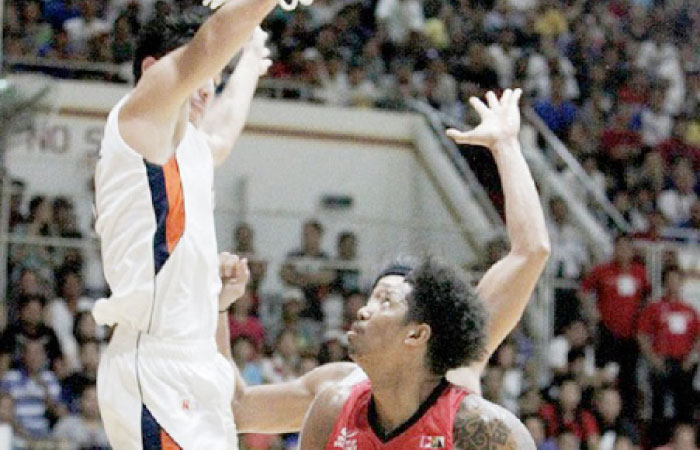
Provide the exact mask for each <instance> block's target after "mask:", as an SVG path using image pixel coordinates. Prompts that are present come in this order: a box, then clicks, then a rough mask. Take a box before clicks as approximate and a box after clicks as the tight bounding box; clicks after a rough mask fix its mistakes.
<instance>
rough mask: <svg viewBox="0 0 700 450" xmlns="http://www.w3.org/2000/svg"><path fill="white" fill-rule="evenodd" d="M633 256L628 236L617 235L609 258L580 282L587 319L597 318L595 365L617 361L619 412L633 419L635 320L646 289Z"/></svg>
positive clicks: (640, 270) (595, 320)
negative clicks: (609, 260) (620, 399)
mask: <svg viewBox="0 0 700 450" xmlns="http://www.w3.org/2000/svg"><path fill="white" fill-rule="evenodd" d="M634 256H635V253H634V247H633V246H632V241H631V240H630V238H629V237H627V236H624V235H621V236H618V237H617V238H616V240H615V254H614V257H613V260H612V261H611V262H608V263H603V264H600V265H598V266H596V267H594V268H593V270H591V272H590V273H589V274H588V275H586V277H585V278H584V279H583V281H582V283H581V290H582V294H583V304H584V305H586V307H587V308H586V309H587V312H588V315H589V319H590V320H591V321H592V322H593V323H597V322H598V321H600V323H599V327H598V336H597V348H596V364H597V365H598V367H605V366H606V365H608V364H609V363H611V362H614V363H617V364H618V366H619V374H620V375H619V378H618V381H619V383H620V393H621V394H622V400H623V416H625V417H627V418H629V419H634V411H635V410H636V408H635V406H636V398H637V388H636V385H637V380H636V367H637V359H638V355H639V349H638V347H637V341H636V339H635V332H636V329H637V323H636V321H637V316H638V314H639V312H640V310H641V307H642V302H643V301H644V299H645V297H646V294H647V292H648V291H649V284H648V282H647V277H646V270H645V268H644V266H643V265H642V264H639V263H637V262H635V260H634ZM594 299H595V305H594V304H593V300H594Z"/></svg>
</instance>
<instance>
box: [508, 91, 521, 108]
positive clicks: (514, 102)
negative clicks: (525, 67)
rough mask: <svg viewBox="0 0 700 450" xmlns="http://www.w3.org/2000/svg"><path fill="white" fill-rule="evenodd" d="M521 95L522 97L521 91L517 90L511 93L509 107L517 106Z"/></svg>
mask: <svg viewBox="0 0 700 450" xmlns="http://www.w3.org/2000/svg"><path fill="white" fill-rule="evenodd" d="M521 95H523V90H522V89H520V88H517V89H516V90H515V91H513V96H512V97H511V98H510V103H511V105H513V106H518V103H519V102H520V96H521Z"/></svg>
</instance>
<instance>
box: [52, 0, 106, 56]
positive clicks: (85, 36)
mask: <svg viewBox="0 0 700 450" xmlns="http://www.w3.org/2000/svg"><path fill="white" fill-rule="evenodd" d="M97 4H98V2H95V1H93V0H82V1H81V2H80V16H78V17H75V18H73V19H69V20H66V22H65V23H64V24H63V29H64V30H66V32H67V33H68V39H69V41H70V44H71V45H73V47H75V49H76V50H77V51H78V52H79V53H82V54H85V53H86V52H87V48H88V42H89V41H90V39H92V38H93V37H95V36H97V35H99V34H102V33H109V32H110V31H111V30H112V26H111V25H110V24H109V22H107V21H106V20H103V19H101V18H100V17H98V16H97Z"/></svg>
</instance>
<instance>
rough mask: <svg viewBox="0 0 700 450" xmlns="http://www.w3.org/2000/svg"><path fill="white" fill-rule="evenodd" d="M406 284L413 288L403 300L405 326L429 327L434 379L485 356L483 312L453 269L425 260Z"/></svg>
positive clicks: (429, 258) (470, 291)
mask: <svg viewBox="0 0 700 450" xmlns="http://www.w3.org/2000/svg"><path fill="white" fill-rule="evenodd" d="M404 261H405V260H404ZM404 264H405V263H404ZM401 265H402V266H403V264H401ZM404 267H405V266H404ZM406 282H408V283H409V284H411V285H412V287H413V289H412V291H411V293H410V294H409V295H408V297H407V299H406V300H407V302H408V312H407V313H406V322H407V323H408V322H415V323H425V324H427V325H429V326H430V329H431V336H430V339H429V341H428V352H427V359H428V361H427V362H428V366H429V368H430V370H431V371H432V372H433V373H434V374H435V375H440V376H442V375H445V373H447V371H448V370H451V369H455V368H457V367H462V366H466V365H468V364H469V363H471V362H473V361H477V360H479V359H480V358H482V357H483V356H484V355H485V354H486V320H487V316H486V310H485V309H484V305H483V303H482V302H481V300H480V299H479V298H478V297H477V295H476V292H474V289H473V288H472V287H471V286H470V285H469V284H468V283H467V282H465V281H464V280H463V279H462V278H461V277H460V276H459V274H458V273H457V271H456V270H455V269H454V268H453V267H451V266H450V265H448V264H446V263H444V262H442V261H440V260H438V259H437V258H435V257H431V256H428V257H424V258H422V259H421V260H420V261H419V262H418V264H417V265H415V266H414V268H412V269H411V270H410V272H408V274H407V275H406Z"/></svg>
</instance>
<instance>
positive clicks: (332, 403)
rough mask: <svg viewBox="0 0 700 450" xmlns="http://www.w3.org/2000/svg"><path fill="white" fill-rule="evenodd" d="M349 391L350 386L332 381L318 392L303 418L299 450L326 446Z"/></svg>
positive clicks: (313, 449) (314, 449) (315, 449)
mask: <svg viewBox="0 0 700 450" xmlns="http://www.w3.org/2000/svg"><path fill="white" fill-rule="evenodd" d="M351 391H352V386H345V385H342V384H339V383H334V384H329V385H327V386H326V387H325V388H324V389H323V390H322V391H321V392H319V394H318V395H317V396H316V398H315V399H314V401H313V403H312V404H311V408H309V411H308V412H307V413H306V417H305V418H304V424H303V426H302V430H301V439H300V445H299V448H300V449H301V450H318V449H321V448H325V447H326V444H327V443H328V439H329V438H330V436H331V434H332V433H333V427H334V426H335V422H336V420H338V416H339V415H340V412H341V411H342V409H343V405H345V402H346V401H347V400H348V398H349V397H350V392H351Z"/></svg>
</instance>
